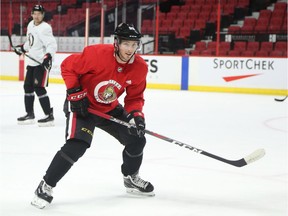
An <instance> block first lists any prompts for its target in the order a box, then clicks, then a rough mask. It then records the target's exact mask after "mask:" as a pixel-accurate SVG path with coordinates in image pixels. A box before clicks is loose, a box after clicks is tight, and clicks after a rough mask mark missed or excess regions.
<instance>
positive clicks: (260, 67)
mask: <svg viewBox="0 0 288 216" xmlns="http://www.w3.org/2000/svg"><path fill="white" fill-rule="evenodd" d="M213 68H214V69H218V70H223V71H227V70H229V71H231V70H233V71H243V70H244V71H251V72H252V71H253V72H254V73H248V74H244V75H233V76H223V77H222V78H223V79H224V80H225V81H226V82H232V81H236V80H240V79H246V78H250V77H254V76H258V75H261V74H262V73H255V71H274V61H273V60H266V59H265V60H263V59H232V60H230V59H228V60H227V59H218V58H215V59H214V60H213ZM233 73H234V72H233Z"/></svg>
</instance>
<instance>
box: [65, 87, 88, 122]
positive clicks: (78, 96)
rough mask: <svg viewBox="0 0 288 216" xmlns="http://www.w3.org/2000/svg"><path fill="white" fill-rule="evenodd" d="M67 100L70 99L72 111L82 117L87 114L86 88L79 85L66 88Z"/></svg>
mask: <svg viewBox="0 0 288 216" xmlns="http://www.w3.org/2000/svg"><path fill="white" fill-rule="evenodd" d="M67 94H68V96H67V100H68V101H70V108H71V111H72V112H75V113H77V114H78V115H81V116H83V117H85V116H87V115H88V107H89V100H88V98H87V90H86V89H84V90H82V88H81V87H77V88H72V89H68V90H67Z"/></svg>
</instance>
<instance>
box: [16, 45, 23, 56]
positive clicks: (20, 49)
mask: <svg viewBox="0 0 288 216" xmlns="http://www.w3.org/2000/svg"><path fill="white" fill-rule="evenodd" d="M23 46H24V45H23V44H20V45H17V46H15V47H14V52H15V53H16V54H17V55H19V56H20V55H22V54H24V53H25V52H26V51H25V50H24V47H23Z"/></svg>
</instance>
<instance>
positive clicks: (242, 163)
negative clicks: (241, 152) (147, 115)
mask: <svg viewBox="0 0 288 216" xmlns="http://www.w3.org/2000/svg"><path fill="white" fill-rule="evenodd" d="M88 111H89V112H90V113H92V114H94V115H98V116H100V117H102V118H105V119H107V120H110V121H113V122H116V123H117V124H120V125H123V126H126V127H135V125H133V124H130V123H128V122H125V121H122V120H120V119H117V118H114V117H113V116H111V115H108V114H105V113H102V112H99V111H97V110H94V109H91V108H88ZM145 133H146V134H149V135H151V136H154V137H157V138H159V139H162V140H165V141H167V142H170V143H173V144H175V145H178V146H181V147H184V148H186V149H189V150H191V151H193V152H195V153H198V154H203V155H205V156H207V157H210V158H213V159H215V160H218V161H222V162H224V163H227V164H230V165H233V166H236V167H242V166H245V165H247V162H246V161H245V160H244V158H242V159H240V160H236V161H232V160H227V159H225V158H222V157H219V156H217V155H214V154H211V153H209V152H206V151H204V150H202V149H199V148H195V147H193V146H191V145H188V144H186V143H183V142H180V141H177V140H175V139H172V138H169V137H166V136H163V135H161V134H158V133H155V132H152V131H149V130H147V129H145Z"/></svg>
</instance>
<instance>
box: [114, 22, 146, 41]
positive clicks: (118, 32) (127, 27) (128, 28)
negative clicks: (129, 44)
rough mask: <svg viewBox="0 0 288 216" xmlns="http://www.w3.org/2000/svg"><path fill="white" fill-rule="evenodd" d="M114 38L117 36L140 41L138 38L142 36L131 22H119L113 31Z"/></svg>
mask: <svg viewBox="0 0 288 216" xmlns="http://www.w3.org/2000/svg"><path fill="white" fill-rule="evenodd" d="M114 34H115V38H119V39H120V40H121V39H122V40H133V41H140V38H141V37H142V35H141V33H140V32H139V30H138V29H137V28H136V27H134V25H133V24H126V23H120V24H119V25H118V26H117V27H116V29H115V31H114Z"/></svg>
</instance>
